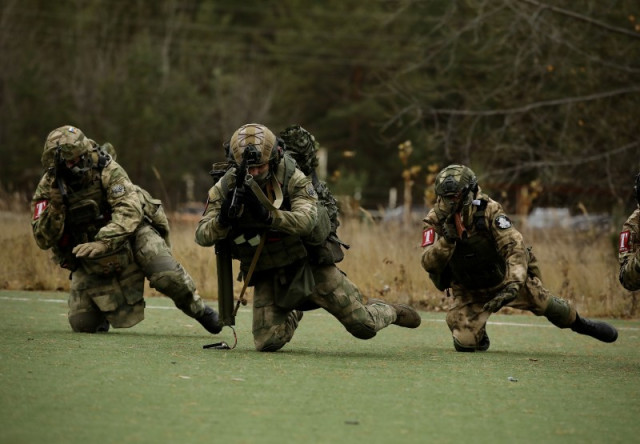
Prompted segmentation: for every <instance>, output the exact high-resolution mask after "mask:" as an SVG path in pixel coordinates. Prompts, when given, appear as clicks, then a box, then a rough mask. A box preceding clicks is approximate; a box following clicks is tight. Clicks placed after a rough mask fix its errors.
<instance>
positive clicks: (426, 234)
mask: <svg viewBox="0 0 640 444" xmlns="http://www.w3.org/2000/svg"><path fill="white" fill-rule="evenodd" d="M435 240H436V232H435V230H434V229H433V228H427V229H426V230H423V231H422V246H423V247H426V246H428V245H431V244H433V243H434V242H435Z"/></svg>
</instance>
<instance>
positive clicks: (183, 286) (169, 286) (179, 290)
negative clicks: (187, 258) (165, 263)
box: [148, 271, 195, 298]
mask: <svg viewBox="0 0 640 444" xmlns="http://www.w3.org/2000/svg"><path fill="white" fill-rule="evenodd" d="M148 279H149V285H150V286H151V288H154V289H156V290H158V291H159V292H160V293H162V294H165V295H167V296H170V297H173V298H176V297H178V298H179V297H182V296H186V295H189V294H191V293H192V292H193V291H195V286H192V285H189V284H188V282H187V281H186V280H185V278H184V277H182V276H181V275H180V274H179V273H177V272H175V271H162V272H158V273H153V274H151V275H150V276H148Z"/></svg>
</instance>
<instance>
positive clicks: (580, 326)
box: [571, 313, 618, 342]
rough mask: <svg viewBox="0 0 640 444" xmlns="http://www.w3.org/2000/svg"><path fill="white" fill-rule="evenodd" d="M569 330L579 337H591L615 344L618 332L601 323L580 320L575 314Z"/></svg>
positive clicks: (585, 319) (584, 319) (610, 326)
mask: <svg viewBox="0 0 640 444" xmlns="http://www.w3.org/2000/svg"><path fill="white" fill-rule="evenodd" d="M571 330H573V331H575V332H576V333H580V334H581V335H587V336H591V337H592V338H596V339H597V340H599V341H602V342H615V341H616V339H618V330H616V329H615V327H613V326H612V325H610V324H607V323H606V322H602V321H593V320H591V319H587V318H581V317H580V316H579V315H578V314H577V313H576V320H575V322H574V323H573V324H571Z"/></svg>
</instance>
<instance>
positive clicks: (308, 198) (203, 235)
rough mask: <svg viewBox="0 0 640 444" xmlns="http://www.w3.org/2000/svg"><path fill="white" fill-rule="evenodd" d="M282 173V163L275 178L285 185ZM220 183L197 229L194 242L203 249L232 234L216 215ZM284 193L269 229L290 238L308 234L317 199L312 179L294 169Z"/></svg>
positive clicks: (314, 218)
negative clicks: (281, 203)
mask: <svg viewBox="0 0 640 444" xmlns="http://www.w3.org/2000/svg"><path fill="white" fill-rule="evenodd" d="M284 174H285V166H284V162H281V163H280V164H279V165H278V169H277V171H276V176H275V177H276V179H277V180H278V182H279V183H280V184H282V183H283V182H284ZM227 175H229V176H231V175H233V176H235V169H231V170H229V172H228V173H227ZM222 180H223V179H221V180H219V181H218V182H216V184H215V185H214V186H213V187H211V189H210V190H209V193H208V197H207V207H206V209H205V213H204V216H203V217H202V219H201V220H200V223H199V224H198V228H197V229H196V239H195V240H196V243H197V244H198V245H201V246H203V247H207V246H212V245H213V244H215V242H216V241H218V240H220V239H224V238H225V237H227V235H228V234H229V232H230V231H231V228H230V227H223V226H221V225H220V224H219V223H218V214H219V213H220V207H221V206H222V202H223V200H224V198H225V195H224V192H223V186H222ZM234 181H235V180H232V181H231V182H234ZM283 192H284V193H286V198H285V204H286V205H285V206H283V207H282V208H281V209H278V210H274V211H271V215H272V217H273V223H272V225H271V227H270V229H271V230H275V231H281V232H284V233H287V234H292V235H299V236H305V235H308V234H309V233H311V231H312V230H313V228H314V227H315V225H316V223H317V218H318V210H317V201H318V196H317V193H316V192H315V190H314V188H313V184H312V183H311V179H309V178H308V177H307V176H305V175H304V173H303V172H302V171H300V170H299V169H297V168H296V170H295V172H294V173H293V176H291V179H290V180H289V183H288V186H287V190H283ZM287 201H288V203H286V202H287Z"/></svg>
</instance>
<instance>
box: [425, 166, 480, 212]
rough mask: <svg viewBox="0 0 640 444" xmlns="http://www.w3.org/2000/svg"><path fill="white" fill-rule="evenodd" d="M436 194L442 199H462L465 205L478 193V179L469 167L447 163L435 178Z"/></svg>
mask: <svg viewBox="0 0 640 444" xmlns="http://www.w3.org/2000/svg"><path fill="white" fill-rule="evenodd" d="M434 185H435V189H436V196H437V197H438V198H441V199H444V200H452V199H454V200H456V201H459V200H460V199H461V200H462V205H463V206H467V205H469V204H470V203H471V201H472V200H473V199H475V197H476V194H477V193H478V179H477V177H476V175H475V173H474V172H473V171H472V170H471V168H469V167H467V166H464V165H457V164H454V165H449V166H448V167H446V168H444V169H443V170H442V171H440V172H439V173H438V175H437V176H436V180H435V183H434Z"/></svg>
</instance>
